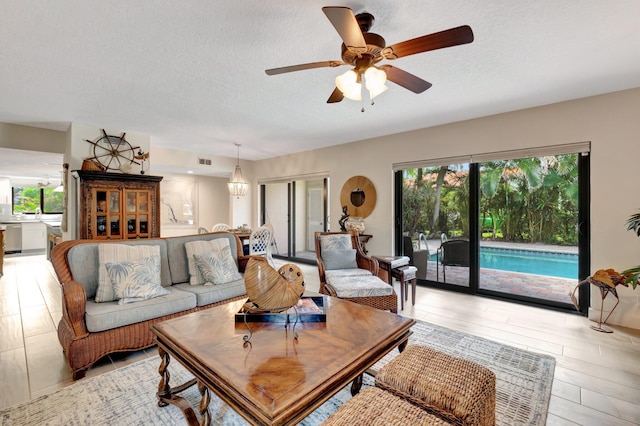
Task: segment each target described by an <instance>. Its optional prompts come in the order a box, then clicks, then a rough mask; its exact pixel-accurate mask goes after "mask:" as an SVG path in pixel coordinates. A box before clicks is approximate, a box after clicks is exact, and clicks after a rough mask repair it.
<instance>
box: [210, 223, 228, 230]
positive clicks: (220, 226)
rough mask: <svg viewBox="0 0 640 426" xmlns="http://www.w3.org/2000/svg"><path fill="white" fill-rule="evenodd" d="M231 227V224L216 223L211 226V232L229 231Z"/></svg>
mask: <svg viewBox="0 0 640 426" xmlns="http://www.w3.org/2000/svg"><path fill="white" fill-rule="evenodd" d="M229 229H231V226H229V225H227V224H226V223H216V224H215V225H213V227H211V232H219V231H228V230H229Z"/></svg>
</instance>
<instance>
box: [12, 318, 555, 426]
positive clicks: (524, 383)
mask: <svg viewBox="0 0 640 426" xmlns="http://www.w3.org/2000/svg"><path fill="white" fill-rule="evenodd" d="M412 330H413V332H414V334H413V335H412V336H411V338H410V340H409V343H410V344H423V345H427V346H431V347H433V348H435V349H438V350H441V351H443V352H446V353H449V354H451V355H454V356H459V357H463V358H466V359H469V360H471V361H475V362H478V363H480V364H482V365H484V366H486V367H488V368H490V369H491V370H492V371H493V372H494V373H495V374H496V378H497V382H496V424H497V425H505V426H506V425H544V424H545V422H546V417H547V409H548V406H549V396H550V394H551V385H552V382H553V372H554V368H555V359H554V358H553V357H550V356H546V355H539V354H536V353H533V352H528V351H525V350H522V349H518V348H514V347H511V346H506V345H502V344H500V343H496V342H493V341H490V340H487V339H483V338H480V337H475V336H472V335H469V334H465V333H460V332H457V331H454V330H450V329H447V328H444V327H440V326H436V325H433V324H429V323H426V322H423V321H418V322H417V323H416V325H415V326H414V327H413V328H412ZM397 354H398V351H396V350H394V351H392V352H391V353H390V354H388V355H387V356H386V357H385V358H383V359H382V360H380V361H379V362H378V363H377V364H375V365H374V367H373V368H374V369H375V370H377V369H379V368H381V367H382V366H383V365H384V364H386V363H387V362H388V361H389V360H390V359H392V358H393V357H395V356H397ZM159 363H160V359H159V358H158V357H153V358H150V359H146V360H143V361H139V362H137V363H135V364H131V365H128V366H126V367H123V368H120V369H118V370H115V371H111V372H108V373H105V374H102V375H100V376H97V377H93V378H89V379H85V380H81V381H79V382H76V383H74V384H72V385H71V386H68V387H66V388H64V389H60V390H58V391H56V392H54V393H52V394H49V395H45V396H42V397H40V398H37V399H35V400H33V401H30V402H28V403H24V404H20V405H16V406H14V407H10V408H7V409H4V410H1V411H0V424H1V425H3V426H4V425H6V426H10V425H11V426H17V425H20V426H23V425H25V426H26V425H127V426H130V425H183V424H186V422H185V419H184V417H183V415H182V412H181V411H180V410H179V409H178V408H177V407H174V406H173V405H169V406H167V407H163V408H159V407H158V406H157V404H156V396H155V392H156V389H157V385H158V380H159V375H158V371H157V370H158V366H159ZM170 372H171V382H172V383H182V382H185V381H187V380H188V379H190V378H191V377H192V376H191V374H190V373H189V372H188V371H186V370H185V369H184V368H182V367H181V366H180V365H179V364H178V363H177V362H173V363H171V367H170ZM373 384H374V380H373V378H372V377H371V376H368V375H365V380H364V385H365V386H372V385H373ZM349 388H350V386H347V387H345V388H344V389H342V390H341V391H340V392H338V393H337V394H336V395H335V396H334V397H333V398H331V399H329V400H328V401H327V402H326V403H325V404H324V405H322V406H321V407H320V408H318V409H317V410H316V411H314V412H313V413H312V414H311V415H309V416H308V417H307V418H306V419H305V420H304V421H303V422H302V423H300V424H301V425H308V426H311V425H318V424H320V423H322V422H323V421H324V420H325V419H326V418H327V417H328V416H329V415H330V414H331V413H333V412H334V411H335V410H337V409H338V407H339V406H340V405H341V404H343V403H344V402H345V401H347V400H348V399H349V398H350V397H351V394H350V391H349ZM182 395H183V396H184V397H186V398H187V399H188V400H189V401H190V402H191V404H192V405H193V406H194V407H197V405H198V402H199V400H200V394H199V393H198V390H197V389H196V387H195V386H192V387H191V388H190V389H188V390H187V391H185V392H183V393H182ZM209 411H210V413H211V418H212V422H211V423H212V424H213V425H246V424H247V423H246V422H245V420H244V419H242V417H240V416H239V415H238V414H236V413H235V411H233V410H232V409H231V408H230V407H229V406H227V405H226V404H225V403H223V402H222V401H221V400H220V399H218V398H217V397H216V396H215V394H213V393H212V394H211V403H210V405H209Z"/></svg>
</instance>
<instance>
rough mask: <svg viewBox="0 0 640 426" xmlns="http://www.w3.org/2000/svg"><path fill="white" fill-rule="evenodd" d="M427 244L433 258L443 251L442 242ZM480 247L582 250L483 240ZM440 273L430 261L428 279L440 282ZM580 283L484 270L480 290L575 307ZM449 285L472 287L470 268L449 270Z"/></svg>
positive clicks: (560, 251)
mask: <svg viewBox="0 0 640 426" xmlns="http://www.w3.org/2000/svg"><path fill="white" fill-rule="evenodd" d="M427 244H428V246H429V253H432V254H433V253H435V252H436V251H437V249H438V247H440V240H427ZM480 246H481V247H494V248H502V249H512V250H532V251H544V252H552V253H574V254H577V253H578V248H577V247H574V246H555V245H549V244H524V243H506V242H500V241H488V240H483V241H481V242H480ZM436 272H437V271H436V262H434V261H429V262H428V263H427V279H429V280H433V281H437V279H436V275H437V274H436ZM440 279H442V266H440ZM577 283H578V280H577V278H576V279H569V278H560V277H549V276H546V275H537V274H528V273H522V272H513V271H503V270H498V269H488V268H480V284H479V286H480V288H482V289H485V290H493V291H499V292H502V293H508V294H513V295H518V296H526V297H533V298H536V299H544V300H551V301H554V302H560V303H567V304H569V305H573V302H571V298H570V297H569V293H570V292H571V291H573V289H574V287H575V286H576V284H577ZM447 284H457V285H462V286H468V285H469V268H462V267H455V266H447Z"/></svg>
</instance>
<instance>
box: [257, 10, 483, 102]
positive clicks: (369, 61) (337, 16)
mask: <svg viewBox="0 0 640 426" xmlns="http://www.w3.org/2000/svg"><path fill="white" fill-rule="evenodd" d="M322 11H323V12H324V14H325V15H326V16H327V18H328V19H329V21H330V22H331V24H332V25H333V26H334V28H335V29H336V31H337V32H338V34H339V35H340V38H342V41H343V43H342V62H341V61H323V62H312V63H308V64H299V65H292V66H287V67H281V68H272V69H268V70H266V71H265V72H266V73H267V75H276V74H284V73H288V72H293V71H302V70H307V69H313V68H323V67H337V66H342V65H351V66H353V67H354V68H353V69H352V70H349V71H347V72H345V73H344V74H341V75H339V76H337V77H336V79H335V83H336V88H335V89H334V91H333V93H331V96H329V99H328V100H327V103H336V102H341V101H342V99H344V98H347V99H352V100H356V101H360V100H363V91H364V88H366V89H367V90H368V91H369V98H370V100H371V104H372V105H373V98H375V97H376V96H378V95H380V94H381V93H383V92H384V91H386V90H387V89H388V87H387V86H386V85H385V83H386V81H387V80H390V81H392V82H394V83H396V84H397V85H399V86H402V87H404V88H405V89H407V90H410V91H412V92H414V93H416V94H417V93H422V92H424V91H425V90H427V89H428V88H430V87H431V83H429V82H428V81H425V80H423V79H421V78H420V77H417V76H415V75H413V74H411V73H409V72H407V71H404V70H402V69H400V68H397V67H393V66H391V65H382V66H379V67H378V66H376V64H377V63H378V62H380V61H381V60H382V59H387V60H395V59H398V58H402V57H404V56H409V55H414V54H416V53H423V52H428V51H430V50H437V49H442V48H445V47H453V46H457V45H461V44H467V43H471V42H472V41H473V31H472V30H471V27H469V26H468V25H463V26H460V27H456V28H451V29H448V30H444V31H440V32H437V33H433V34H429V35H424V36H422V37H416V38H414V39H411V40H406V41H403V42H400V43H396V44H393V45H391V46H387V45H386V41H385V39H384V38H383V37H382V36H380V35H378V34H374V33H370V32H369V29H370V28H371V27H372V25H373V22H374V20H375V19H374V17H373V15H372V14H370V13H367V12H364V13H360V14H358V15H354V14H353V11H352V10H351V9H349V8H348V7H341V6H332V7H323V8H322ZM363 80H364V81H363ZM363 84H364V88H363ZM362 111H363V112H364V107H363V108H362Z"/></svg>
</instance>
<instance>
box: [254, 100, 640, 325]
mask: <svg viewBox="0 0 640 426" xmlns="http://www.w3.org/2000/svg"><path fill="white" fill-rule="evenodd" d="M639 110H640V89H633V90H627V91H622V92H616V93H610V94H606V95H601V96H595V97H590V98H585V99H579V100H575V101H569V102H563V103H559V104H553V105H548V106H542V107H538V108H531V109H526V110H521V111H514V112H510V113H506V114H499V115H494V116H489V117H484V118H479V119H475V120H468V121H463V122H458V123H451V124H447V125H442V126H437V127H432V128H426V129H420V130H416V131H411V132H406V133H401V134H395V135H390V136H384V137H380V138H375V139H369V140H365V141H359V142H354V143H351V144H347V145H339V146H333V147H329V148H325V149H320V150H314V151H308V152H303V153H299V154H291V155H286V156H282V157H278V158H273V159H269V160H264V161H258V162H256V164H255V165H254V168H253V173H254V175H255V177H256V179H272V178H277V177H280V176H289V175H297V174H302V173H314V172H325V171H328V172H329V176H330V194H331V198H330V215H331V216H330V217H331V228H332V229H338V223H337V221H338V219H339V218H340V216H341V209H340V202H339V195H340V189H341V188H342V185H343V184H344V183H345V181H346V180H347V179H349V178H350V177H352V176H356V175H362V176H366V177H368V178H369V179H370V180H371V181H372V182H373V184H374V185H375V188H376V192H377V196H378V200H377V204H376V207H375V209H374V211H373V213H372V214H371V216H369V217H368V218H367V219H366V220H365V224H366V227H367V233H370V234H373V236H374V237H373V238H372V239H371V241H369V242H368V243H367V248H368V249H369V251H370V252H371V253H392V252H393V197H394V195H393V185H392V184H393V172H392V164H394V163H401V162H408V161H416V160H421V159H434V158H441V157H449V156H455V155H469V154H480V153H487V152H493V151H505V150H512V149H521V148H529V147H542V146H548V145H558V144H566V143H571V142H581V141H591V147H592V149H591V197H592V201H591V254H592V264H591V266H592V267H591V269H592V272H595V270H597V269H600V268H614V269H616V270H618V271H621V270H623V269H625V268H628V267H631V266H635V265H637V264H640V238H638V237H636V236H635V235H634V234H633V233H632V232H627V231H626V227H625V221H626V219H627V217H628V216H629V215H631V214H632V213H634V212H636V211H637V210H638V209H639V208H640V192H639V191H638V189H637V184H638V177H637V176H638V158H640V141H639V140H638V137H639V136H640V120H638V111H639ZM365 114H366V113H365ZM354 159H356V160H354ZM618 292H619V295H620V299H621V301H620V305H619V306H618V308H617V309H616V311H614V313H613V314H612V316H611V318H610V319H609V322H610V323H612V324H621V325H625V326H628V327H633V328H640V300H639V297H640V289H638V290H636V291H635V292H634V291H632V290H630V289H627V288H619V289H618ZM591 305H592V306H593V307H594V308H596V309H599V307H600V296H599V293H598V292H597V290H595V289H592V302H591ZM612 305H613V302H612V301H611V300H607V304H606V305H605V306H606V308H610V307H611V306H612ZM605 314H606V312H605ZM595 315H596V312H595V311H594V312H592V313H591V314H590V316H591V317H592V318H595Z"/></svg>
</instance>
